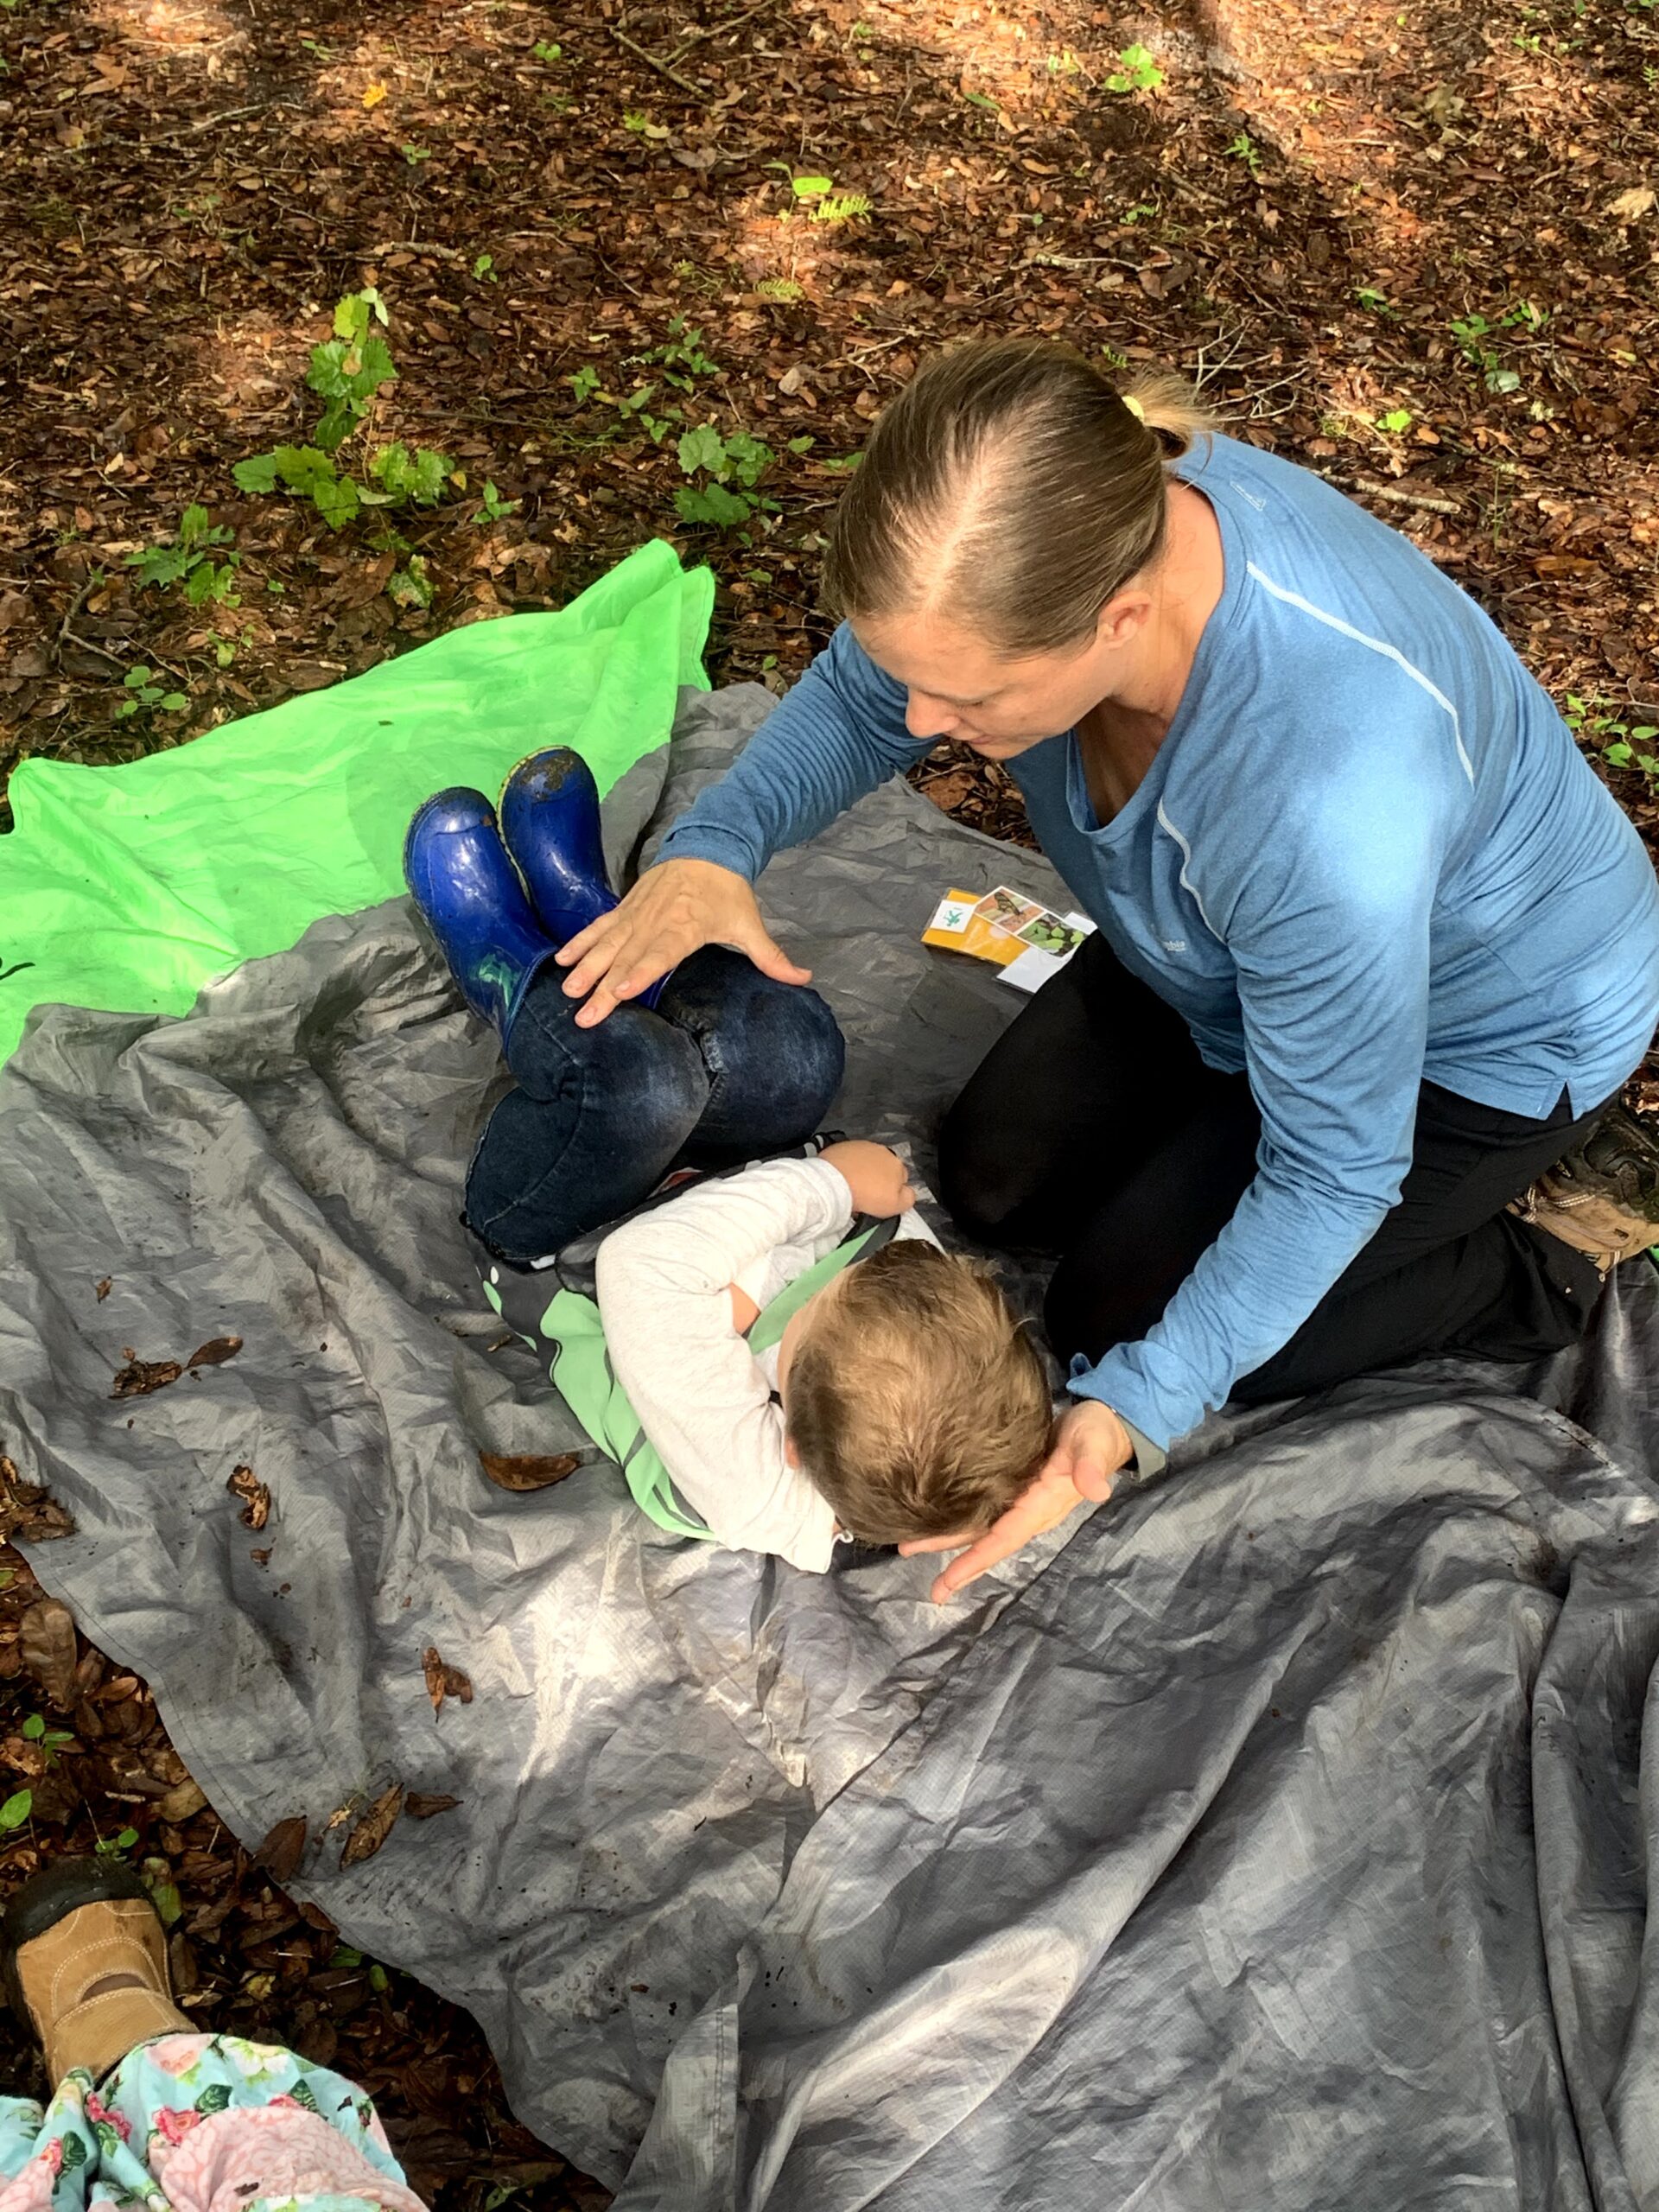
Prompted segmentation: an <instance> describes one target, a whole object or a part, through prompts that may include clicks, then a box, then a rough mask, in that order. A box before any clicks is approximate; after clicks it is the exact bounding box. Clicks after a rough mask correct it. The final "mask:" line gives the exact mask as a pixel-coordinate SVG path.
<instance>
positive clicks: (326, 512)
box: [311, 476, 363, 530]
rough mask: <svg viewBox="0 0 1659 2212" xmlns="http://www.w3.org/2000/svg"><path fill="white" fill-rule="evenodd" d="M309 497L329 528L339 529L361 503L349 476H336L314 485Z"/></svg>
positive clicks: (348, 520)
mask: <svg viewBox="0 0 1659 2212" xmlns="http://www.w3.org/2000/svg"><path fill="white" fill-rule="evenodd" d="M311 497H312V499H314V500H315V502H316V509H317V512H318V513H319V514H320V515H321V517H322V518H323V520H324V522H326V523H327V525H328V527H329V529H330V530H339V529H340V528H341V527H343V525H344V524H346V523H348V522H350V521H351V519H352V518H353V515H355V514H356V512H357V511H358V509H359V507H360V506H361V505H362V504H363V502H362V500H361V499H359V497H358V492H357V486H356V485H355V484H353V481H352V480H351V478H350V477H349V476H336V477H334V478H332V479H330V480H328V481H327V482H326V483H323V482H319V483H317V484H315V485H314V486H313V487H312V492H311Z"/></svg>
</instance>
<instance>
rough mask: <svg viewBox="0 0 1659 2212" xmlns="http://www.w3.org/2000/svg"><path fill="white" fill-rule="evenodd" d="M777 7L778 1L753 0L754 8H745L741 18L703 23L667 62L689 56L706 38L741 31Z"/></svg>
mask: <svg viewBox="0 0 1659 2212" xmlns="http://www.w3.org/2000/svg"><path fill="white" fill-rule="evenodd" d="M777 5H778V0H755V4H754V6H753V8H746V9H745V10H743V12H742V14H741V16H728V17H727V18H726V21H725V22H723V23H705V24H704V25H703V26H702V29H701V30H695V31H693V32H692V33H691V35H690V37H689V38H683V39H682V40H681V41H680V42H679V44H678V45H677V47H676V48H675V49H674V51H673V53H672V54H670V56H669V60H671V61H677V60H679V59H680V56H681V55H682V54H690V51H691V49H692V48H693V47H694V46H700V45H701V44H702V41H703V40H704V39H706V38H724V37H725V35H726V34H727V32H728V31H735V30H741V29H742V28H743V26H744V24H745V23H747V22H752V21H753V18H754V17H755V16H764V15H765V14H766V10H767V9H769V8H775V7H776V6H777Z"/></svg>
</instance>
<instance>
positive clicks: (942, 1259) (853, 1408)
mask: <svg viewBox="0 0 1659 2212" xmlns="http://www.w3.org/2000/svg"><path fill="white" fill-rule="evenodd" d="M785 1351H786V1355H787V1356H786V1361H785V1365H784V1368H783V1389H784V1417H785V1427H786V1430H787V1434H788V1439H789V1442H790V1445H791V1449H792V1455H793V1456H794V1458H795V1459H797V1460H798V1464H799V1465H800V1467H801V1469H802V1471H803V1472H804V1473H805V1474H806V1475H807V1476H809V1477H810V1479H811V1481H812V1482H813V1484H815V1485H816V1486H817V1489H818V1490H820V1491H823V1495H824V1497H827V1498H828V1499H829V1503H830V1504H831V1505H832V1506H833V1507H834V1508H835V1511H836V1520H837V1521H838V1522H840V1524H841V1526H842V1528H843V1529H846V1530H847V1531H848V1533H849V1535H854V1536H856V1537H857V1538H859V1539H860V1541H862V1542H864V1543H868V1544H897V1543H903V1542H906V1541H908V1540H909V1539H910V1538H912V1537H913V1536H946V1535H954V1534H955V1533H956V1532H957V1530H959V1529H975V1530H979V1529H988V1528H989V1526H990V1525H991V1523H992V1522H994V1521H995V1519H996V1518H997V1516H999V1515H1000V1514H1001V1513H1003V1512H1004V1511H1006V1510H1007V1508H1008V1507H1009V1506H1010V1505H1012V1504H1013V1503H1014V1499H1015V1498H1016V1497H1018V1496H1019V1495H1020V1491H1022V1490H1024V1489H1025V1487H1026V1486H1027V1484H1028V1483H1029V1482H1030V1481H1031V1478H1032V1477H1033V1475H1034V1474H1035V1473H1036V1471H1037V1470H1038V1468H1039V1465H1041V1463H1042V1460H1043V1457H1044V1454H1045V1453H1046V1451H1047V1448H1048V1433H1049V1419H1050V1402H1049V1388H1048V1379H1047V1377H1046V1375H1045V1373H1044V1371H1043V1363H1042V1360H1041V1358H1040V1357H1039V1355H1038V1351H1037V1348H1036V1346H1035V1345H1034V1344H1033V1343H1032V1341H1031V1338H1030V1337H1029V1335H1028V1334H1027V1332H1026V1330H1025V1329H1024V1328H1023V1327H1021V1325H1020V1323H1019V1322H1018V1321H1017V1320H1016V1319H1014V1315H1013V1313H1011V1312H1010V1311H1009V1309H1008V1306H1007V1300H1005V1299H1004V1298H1003V1296H1002V1294H1001V1291H1000V1290H999V1289H998V1288H997V1287H996V1285H995V1282H993V1281H992V1280H991V1278H990V1276H989V1275H988V1274H987V1273H986V1271H985V1270H984V1269H983V1268H981V1267H979V1266H977V1265H976V1263H975V1262H973V1261H971V1260H968V1259H964V1258H962V1257H960V1256H957V1255H952V1254H950V1253H946V1252H941V1251H940V1250H938V1248H937V1247H936V1246H934V1245H932V1244H930V1243H925V1242H924V1241H923V1240H922V1239H921V1238H919V1237H916V1238H900V1239H898V1240H896V1241H895V1242H894V1243H891V1244H887V1245H885V1246H883V1248H882V1249H881V1250H880V1251H879V1252H874V1253H872V1254H871V1255H870V1257H869V1258H868V1260H862V1261H860V1262H858V1263H857V1265H856V1266H854V1267H849V1268H846V1269H845V1270H844V1271H843V1272H842V1274H839V1275H837V1276H836V1278H835V1279H834V1280H833V1281H831V1282H830V1283H829V1284H827V1285H826V1287H824V1288H823V1290H821V1291H820V1292H819V1293H818V1294H817V1296H816V1297H815V1298H813V1299H812V1300H810V1301H809V1303H808V1304H807V1305H806V1306H803V1307H802V1309H801V1311H800V1312H799V1313H798V1315H797V1316H796V1317H795V1319H794V1321H793V1322H792V1323H791V1327H790V1331H789V1332H788V1341H787V1343H786V1345H785Z"/></svg>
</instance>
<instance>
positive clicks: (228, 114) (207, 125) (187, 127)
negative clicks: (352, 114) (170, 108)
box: [131, 100, 299, 154]
mask: <svg viewBox="0 0 1659 2212" xmlns="http://www.w3.org/2000/svg"><path fill="white" fill-rule="evenodd" d="M298 105H299V102H298V101H297V100H253V101H251V102H250V104H249V105H247V106H246V107H226V108H221V109H220V110H219V113H218V114H217V115H199V116H198V117H197V118H196V119H195V121H194V123H181V124H176V125H175V127H174V129H172V130H158V131H157V132H156V136H155V137H153V138H135V139H133V140H132V141H131V144H132V149H133V151H134V152H135V153H139V154H142V153H143V151H144V149H145V148H146V147H148V146H168V145H170V144H171V143H172V142H173V141H174V139H175V138H189V137H194V134H195V133H196V132H197V131H199V130H212V129H213V125H214V124H216V123H238V122H240V121H241V119H242V118H243V117H244V116H247V115H263V114H264V112H265V111H266V109H267V108H273V107H297V106H298Z"/></svg>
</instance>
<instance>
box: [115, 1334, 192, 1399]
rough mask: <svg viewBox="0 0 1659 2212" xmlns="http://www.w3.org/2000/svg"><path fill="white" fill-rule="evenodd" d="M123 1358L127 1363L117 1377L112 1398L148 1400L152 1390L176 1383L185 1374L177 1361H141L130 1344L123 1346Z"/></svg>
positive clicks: (162, 1388)
mask: <svg viewBox="0 0 1659 2212" xmlns="http://www.w3.org/2000/svg"><path fill="white" fill-rule="evenodd" d="M121 1357H122V1358H123V1359H124V1360H125V1361H126V1365H125V1366H124V1368H122V1369H121V1370H120V1371H119V1373H118V1375H117V1376H116V1378H115V1383H114V1386H113V1388H112V1389H111V1392H110V1395H111V1397H112V1398H147V1397H148V1396H149V1394H150V1392H151V1391H152V1390H164V1389H166V1388H167V1386H168V1383H176V1382H177V1381H178V1379H179V1377H180V1376H181V1375H182V1374H183V1372H184V1370H183V1369H182V1368H181V1366H180V1365H179V1363H178V1361H177V1360H176V1359H140V1358H139V1357H138V1355H137V1352H136V1351H134V1350H133V1348H132V1346H131V1345H130V1344H123V1345H122V1347H121Z"/></svg>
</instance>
